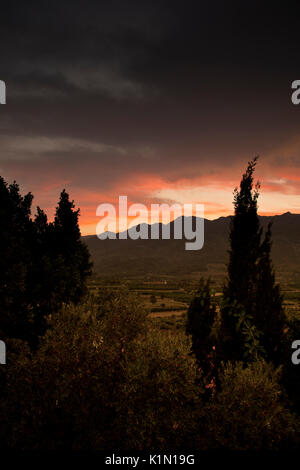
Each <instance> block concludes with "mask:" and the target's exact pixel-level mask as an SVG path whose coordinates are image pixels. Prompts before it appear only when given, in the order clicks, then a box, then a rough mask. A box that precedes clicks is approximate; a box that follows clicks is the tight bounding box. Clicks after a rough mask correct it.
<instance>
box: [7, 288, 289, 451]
mask: <svg viewBox="0 0 300 470" xmlns="http://www.w3.org/2000/svg"><path fill="white" fill-rule="evenodd" d="M149 324H150V325H151V323H150V322H148V320H147V312H146V311H144V310H143V307H142V306H141V305H140V303H139V301H138V299H137V298H135V297H134V296H132V294H130V293H128V292H126V291H120V292H118V293H117V292H109V291H107V292H103V293H102V294H101V297H99V298H98V299H95V298H92V299H90V300H89V301H88V302H87V303H85V304H84V305H80V306H76V307H74V306H69V307H65V308H64V309H63V310H62V311H61V312H60V313H59V314H56V315H53V316H52V317H51V318H50V319H49V329H48V330H47V333H46V335H45V337H44V338H43V340H42V341H41V344H40V345H39V347H38V349H37V350H36V351H35V352H34V351H32V350H30V349H29V348H26V343H24V342H23V341H20V340H11V341H10V343H9V354H8V360H9V363H8V364H7V366H6V368H5V369H4V368H3V369H1V374H2V375H1V381H0V383H1V402H0V419H1V435H0V439H1V446H2V448H15V449H97V450H109V449H117V448H118V449H135V450H142V449H143V450H145V449H153V450H155V451H158V450H164V449H165V450H166V449H179V448H185V449H187V448H194V449H195V448H197V449H209V448H215V447H229V448H239V449H240V448H241V449H244V448H246V449H248V448H255V449H256V448H280V447H282V446H283V447H284V446H285V445H286V444H287V443H290V442H292V443H294V442H296V423H295V419H294V417H293V415H292V414H291V413H290V412H289V410H288V409H287V408H286V407H285V405H284V401H283V397H282V396H281V390H280V388H279V385H278V375H277V372H276V371H273V370H271V369H270V368H269V366H267V365H266V364H265V363H259V364H257V365H253V366H249V367H248V368H246V369H243V368H242V366H241V365H237V366H236V367H234V366H228V367H227V369H225V371H224V376H223V378H222V386H221V390H220V391H218V392H216V393H215V394H214V396H213V397H212V398H211V400H210V401H209V402H204V401H203V398H202V397H203V389H202V388H201V386H200V385H199V384H198V383H196V380H195V379H196V376H197V373H198V372H197V362H196V359H195V358H194V356H193V355H191V354H190V347H191V342H190V340H189V338H187V337H186V335H185V334H184V332H176V333H175V332H174V333H172V334H168V333H166V332H164V331H160V330H159V329H156V328H154V327H150V326H149Z"/></svg>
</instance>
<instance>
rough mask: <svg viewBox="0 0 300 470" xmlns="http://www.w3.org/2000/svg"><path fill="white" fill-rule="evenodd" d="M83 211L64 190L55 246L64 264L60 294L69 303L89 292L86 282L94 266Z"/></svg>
mask: <svg viewBox="0 0 300 470" xmlns="http://www.w3.org/2000/svg"><path fill="white" fill-rule="evenodd" d="M79 212H80V210H79V209H77V210H75V205H74V201H70V200H69V195H68V193H67V192H66V191H65V190H63V191H62V193H61V195H60V200H59V203H58V206H57V208H56V215H55V219H54V224H53V229H54V230H53V240H52V245H53V251H54V255H55V256H56V259H57V262H58V263H61V264H62V265H63V272H61V273H60V274H61V276H60V280H59V294H58V295H59V296H60V297H61V301H62V302H67V303H68V302H74V303H77V302H78V301H79V300H80V299H81V297H82V296H83V295H84V294H85V293H86V280H87V278H88V276H89V275H90V274H91V267H92V263H91V262H90V255H89V251H88V248H87V246H86V245H85V244H84V243H83V242H82V240H81V234H80V229H79V223H78V218H79Z"/></svg>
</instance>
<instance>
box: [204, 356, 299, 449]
mask: <svg viewBox="0 0 300 470" xmlns="http://www.w3.org/2000/svg"><path fill="white" fill-rule="evenodd" d="M280 373H281V372H280V370H279V369H277V370H274V368H273V366H271V365H269V364H267V363H266V362H264V361H258V362H255V363H252V364H250V365H249V366H248V367H246V368H244V367H243V365H242V363H235V364H234V363H228V364H227V365H226V366H225V367H224V368H223V371H222V373H221V375H220V383H221V389H220V391H219V392H218V393H217V394H216V396H215V397H214V400H213V402H212V403H211V404H210V405H208V407H207V409H206V415H207V420H208V428H209V432H210V435H211V438H212V441H213V442H214V444H213V446H215V447H224V448H226V449H232V450H259V449H278V448H284V447H288V446H292V445H295V446H296V443H297V441H298V437H299V436H297V431H296V429H297V425H298V424H299V422H298V423H297V421H296V418H295V417H294V415H293V414H292V413H291V412H290V411H289V410H288V408H287V407H286V406H285V403H284V398H283V395H282V390H281V388H280V385H279V379H280ZM298 443H299V442H298Z"/></svg>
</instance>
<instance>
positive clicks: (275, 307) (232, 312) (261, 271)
mask: <svg viewBox="0 0 300 470" xmlns="http://www.w3.org/2000/svg"><path fill="white" fill-rule="evenodd" d="M256 163H257V157H256V158H254V160H253V161H251V162H249V163H248V167H247V170H246V172H245V173H244V175H243V177H242V180H241V183H240V189H239V190H238V189H235V191H234V209H235V214H234V217H233V218H232V220H231V228H230V252H229V254H230V257H229V264H228V278H227V281H226V284H225V286H224V291H223V294H224V295H223V303H222V308H221V310H222V333H221V337H222V343H223V346H222V347H223V351H222V353H223V356H224V359H227V360H244V359H246V358H248V359H250V358H252V359H257V357H258V356H260V355H264V356H265V357H266V358H267V359H270V360H274V361H276V360H277V358H278V350H279V348H280V344H281V341H282V336H283V328H284V312H283V308H282V297H281V295H280V291H279V286H278V285H277V284H276V283H275V276H274V271H273V267H272V263H271V259H270V250H271V227H270V226H269V227H268V229H267V231H266V234H265V236H264V240H263V241H261V239H262V228H261V226H260V222H259V218H258V215H257V199H258V196H259V192H258V191H259V187H260V185H259V183H257V184H256V186H255V187H254V188H253V173H254V170H255V166H256Z"/></svg>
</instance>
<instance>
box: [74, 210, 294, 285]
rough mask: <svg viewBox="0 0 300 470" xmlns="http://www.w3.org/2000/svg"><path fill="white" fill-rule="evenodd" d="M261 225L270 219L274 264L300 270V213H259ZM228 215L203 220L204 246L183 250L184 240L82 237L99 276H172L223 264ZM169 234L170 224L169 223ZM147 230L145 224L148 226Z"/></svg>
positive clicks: (227, 232)
mask: <svg viewBox="0 0 300 470" xmlns="http://www.w3.org/2000/svg"><path fill="white" fill-rule="evenodd" d="M260 220H261V223H262V226H263V227H264V228H265V227H266V226H267V224H268V223H269V222H273V228H272V233H273V249H272V258H273V262H274V265H275V267H276V268H277V269H280V270H285V269H287V270H288V269H289V270H297V269H298V268H299V269H300V214H291V213H289V212H286V213H285V214H282V215H276V216H260ZM229 223H230V216H228V217H220V218H218V219H216V220H207V219H205V222H204V234H205V235H204V237H205V240H204V247H203V248H202V249H201V250H199V251H186V250H185V248H184V246H185V240H174V239H170V240H162V239H159V240H150V239H149V240H131V239H127V240H119V239H116V240H99V239H98V238H97V237H96V236H86V237H83V239H84V241H85V242H86V244H87V245H88V248H89V250H90V252H91V255H92V260H93V262H94V271H95V273H96V274H99V275H102V276H105V275H107V276H119V275H128V276H135V275H163V274H168V275H176V274H178V273H181V274H190V273H197V272H200V271H206V269H207V266H208V265H209V264H216V265H224V263H226V262H227V257H228V254H227V250H228V248H229V243H228V234H229ZM170 225H171V227H170V229H171V233H172V230H173V226H174V223H173V222H171V224H170ZM148 230H149V226H148Z"/></svg>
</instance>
